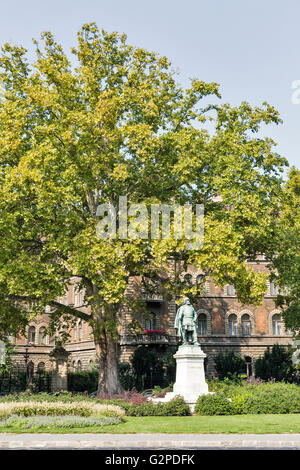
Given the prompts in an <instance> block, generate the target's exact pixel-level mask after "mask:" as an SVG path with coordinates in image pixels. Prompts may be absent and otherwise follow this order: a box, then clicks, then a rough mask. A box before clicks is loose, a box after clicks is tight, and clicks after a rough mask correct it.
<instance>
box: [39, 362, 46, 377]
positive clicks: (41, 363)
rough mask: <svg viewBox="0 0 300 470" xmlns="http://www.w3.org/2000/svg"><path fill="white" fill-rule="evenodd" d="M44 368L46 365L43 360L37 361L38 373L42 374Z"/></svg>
mask: <svg viewBox="0 0 300 470" xmlns="http://www.w3.org/2000/svg"><path fill="white" fill-rule="evenodd" d="M45 370H46V365H45V363H44V362H39V363H38V366H37V371H38V373H40V374H42V373H43V372H45Z"/></svg>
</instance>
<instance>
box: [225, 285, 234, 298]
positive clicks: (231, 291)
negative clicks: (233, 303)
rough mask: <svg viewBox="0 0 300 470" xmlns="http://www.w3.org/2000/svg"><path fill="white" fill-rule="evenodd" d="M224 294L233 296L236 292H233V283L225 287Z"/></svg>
mask: <svg viewBox="0 0 300 470" xmlns="http://www.w3.org/2000/svg"><path fill="white" fill-rule="evenodd" d="M226 294H227V295H230V296H231V297H234V296H235V294H236V292H235V287H234V285H233V284H230V285H228V286H227V287H226Z"/></svg>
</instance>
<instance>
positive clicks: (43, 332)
mask: <svg viewBox="0 0 300 470" xmlns="http://www.w3.org/2000/svg"><path fill="white" fill-rule="evenodd" d="M46 342H47V336H46V328H45V327H44V326H42V327H41V328H40V329H39V344H42V343H44V344H46Z"/></svg>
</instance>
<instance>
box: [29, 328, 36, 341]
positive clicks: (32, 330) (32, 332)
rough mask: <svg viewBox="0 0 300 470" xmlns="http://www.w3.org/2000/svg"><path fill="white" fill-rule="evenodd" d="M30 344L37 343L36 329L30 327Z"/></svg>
mask: <svg viewBox="0 0 300 470" xmlns="http://www.w3.org/2000/svg"><path fill="white" fill-rule="evenodd" d="M28 343H35V327H34V326H30V327H29V328H28Z"/></svg>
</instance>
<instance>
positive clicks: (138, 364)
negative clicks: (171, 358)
mask: <svg viewBox="0 0 300 470" xmlns="http://www.w3.org/2000/svg"><path fill="white" fill-rule="evenodd" d="M131 364H132V368H133V374H134V376H135V377H136V381H135V387H136V388H137V390H139V391H141V390H144V389H146V388H150V387H153V385H164V383H165V378H164V362H163V359H162V355H161V354H159V352H158V351H157V350H156V349H151V348H148V347H146V346H138V347H137V348H136V349H135V351H134V354H133V356H132V360H131Z"/></svg>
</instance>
